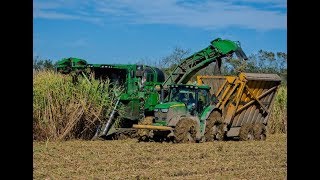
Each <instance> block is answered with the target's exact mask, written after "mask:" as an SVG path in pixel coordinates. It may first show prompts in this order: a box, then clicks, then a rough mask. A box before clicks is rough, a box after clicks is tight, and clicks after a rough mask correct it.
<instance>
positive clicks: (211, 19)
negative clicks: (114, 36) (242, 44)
mask: <svg viewBox="0 0 320 180" xmlns="http://www.w3.org/2000/svg"><path fill="white" fill-rule="evenodd" d="M57 2H59V3H57ZM77 2H79V1H74V0H71V1H49V2H48V1H46V3H43V2H41V1H39V0H38V1H36V3H35V6H34V18H47V19H77V20H86V21H92V22H100V23H101V22H105V23H110V22H115V21H116V22H119V23H129V24H132V23H133V24H172V25H180V26H189V27H197V28H205V29H217V28H229V27H242V28H250V29H258V30H270V29H286V28H287V15H286V1H285V0H227V1H219V0H216V1H214V0H211V1H210V0H207V1H193V2H191V1H178V0H161V1H150V0H136V1H132V0H121V1H114V0H91V1H90V3H89V2H88V1H85V2H82V1H80V3H77ZM270 8H279V9H277V10H275V9H270ZM79 9H81V11H79ZM80 12H81V13H80Z"/></svg>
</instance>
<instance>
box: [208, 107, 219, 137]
mask: <svg viewBox="0 0 320 180" xmlns="http://www.w3.org/2000/svg"><path fill="white" fill-rule="evenodd" d="M217 122H221V114H220V113H219V112H218V111H213V112H212V113H211V114H210V115H209V118H208V119H207V121H206V129H205V132H204V136H205V139H206V141H213V140H214V139H215V134H216V133H215V132H214V131H215V129H219V127H216V128H214V126H215V124H216V123H217Z"/></svg>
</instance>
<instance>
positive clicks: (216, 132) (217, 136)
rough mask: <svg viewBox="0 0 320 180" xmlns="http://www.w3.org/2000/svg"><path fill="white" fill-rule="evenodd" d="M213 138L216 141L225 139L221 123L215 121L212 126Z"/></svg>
mask: <svg viewBox="0 0 320 180" xmlns="http://www.w3.org/2000/svg"><path fill="white" fill-rule="evenodd" d="M213 138H214V140H218V141H223V140H224V139H225V132H224V130H223V123H222V122H221V121H216V122H215V124H214V126H213Z"/></svg>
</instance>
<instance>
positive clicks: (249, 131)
mask: <svg viewBox="0 0 320 180" xmlns="http://www.w3.org/2000/svg"><path fill="white" fill-rule="evenodd" d="M239 137H240V140H241V141H248V140H253V139H254V133H253V125H252V124H249V123H247V124H243V125H242V126H241V128H240V132H239Z"/></svg>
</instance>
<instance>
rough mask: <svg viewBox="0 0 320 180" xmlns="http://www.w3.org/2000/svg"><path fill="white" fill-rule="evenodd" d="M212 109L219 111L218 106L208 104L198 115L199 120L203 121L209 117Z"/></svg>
mask: <svg viewBox="0 0 320 180" xmlns="http://www.w3.org/2000/svg"><path fill="white" fill-rule="evenodd" d="M213 111H218V112H220V114H222V113H221V110H220V109H219V108H217V107H216V106H215V105H210V106H208V107H206V108H205V109H204V111H203V113H202V115H201V117H200V120H201V121H205V120H207V119H208V118H209V116H210V114H211V113H212V112H213Z"/></svg>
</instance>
